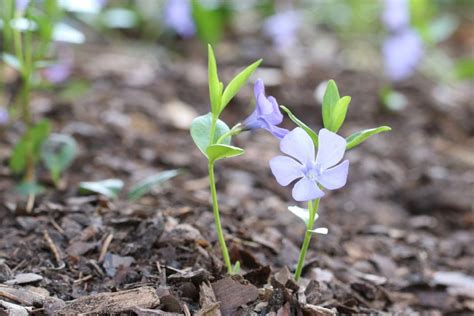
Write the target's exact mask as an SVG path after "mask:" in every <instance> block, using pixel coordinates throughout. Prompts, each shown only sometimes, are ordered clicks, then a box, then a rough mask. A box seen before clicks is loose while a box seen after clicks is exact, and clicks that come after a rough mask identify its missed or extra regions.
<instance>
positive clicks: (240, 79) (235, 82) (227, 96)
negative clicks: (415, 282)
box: [220, 59, 262, 112]
mask: <svg viewBox="0 0 474 316" xmlns="http://www.w3.org/2000/svg"><path fill="white" fill-rule="evenodd" d="M261 62H262V60H261V59H259V60H257V61H256V62H254V63H253V64H251V65H250V66H248V67H247V68H245V69H244V70H242V71H241V72H240V73H239V74H238V75H237V76H235V77H234V79H232V80H231V81H230V82H229V84H228V85H227V87H226V88H225V90H224V93H223V94H222V100H221V107H220V112H222V111H223V110H224V108H225V107H226V106H227V104H229V102H230V100H232V98H233V97H234V96H235V95H236V94H237V92H239V91H240V89H242V86H243V85H244V84H245V83H246V82H247V80H248V79H249V77H250V76H251V75H252V74H253V73H254V72H255V70H256V69H257V67H258V66H259V65H260V63H261Z"/></svg>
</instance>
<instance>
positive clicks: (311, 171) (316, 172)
mask: <svg viewBox="0 0 474 316" xmlns="http://www.w3.org/2000/svg"><path fill="white" fill-rule="evenodd" d="M303 173H304V175H305V176H306V177H307V178H308V179H309V180H311V181H317V180H318V178H319V177H320V176H321V173H322V170H321V165H320V164H316V163H314V162H311V163H309V164H307V165H305V166H304V167H303Z"/></svg>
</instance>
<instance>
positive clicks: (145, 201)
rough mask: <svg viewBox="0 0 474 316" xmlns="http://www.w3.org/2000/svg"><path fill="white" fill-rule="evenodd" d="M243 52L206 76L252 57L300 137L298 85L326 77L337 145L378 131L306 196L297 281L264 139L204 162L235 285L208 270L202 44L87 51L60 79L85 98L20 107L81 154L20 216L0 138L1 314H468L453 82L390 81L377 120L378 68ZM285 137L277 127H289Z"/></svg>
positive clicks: (10, 140) (460, 147) (466, 185)
mask: <svg viewBox="0 0 474 316" xmlns="http://www.w3.org/2000/svg"><path fill="white" fill-rule="evenodd" d="M198 48H199V49H198ZM256 50H257V51H246V52H245V53H239V51H238V50H232V49H231V47H230V48H229V47H228V46H223V48H222V50H221V51H218V52H217V55H218V60H219V69H220V72H221V73H222V77H223V78H229V77H230V75H231V74H233V73H234V72H235V71H236V70H237V69H239V68H240V67H241V66H242V65H245V64H248V63H249V62H250V61H252V60H254V59H256V58H258V57H263V58H264V60H265V62H264V65H263V70H261V71H260V73H259V74H257V75H258V76H261V77H263V78H264V79H265V78H270V79H272V80H267V82H270V81H273V86H270V87H268V88H267V92H268V94H270V95H274V96H275V97H276V98H277V100H278V101H279V102H280V103H281V104H285V105H288V106H291V107H292V108H293V109H294V112H295V114H297V115H298V116H299V117H301V118H304V119H305V121H307V123H308V124H309V125H311V126H313V127H315V128H316V129H319V128H320V126H321V119H320V108H319V106H318V105H317V102H316V101H315V98H314V96H313V92H314V89H315V87H316V86H317V84H318V83H319V82H321V81H322V80H327V79H329V78H334V79H335V80H336V82H337V83H338V85H339V88H340V91H341V94H344V95H350V96H351V97H352V103H351V107H350V109H349V113H348V119H347V121H346V124H345V125H346V126H345V127H344V128H343V130H342V131H341V134H342V135H343V136H348V135H350V134H351V133H352V132H354V131H357V130H360V129H362V128H371V127H375V126H379V125H389V126H391V127H392V128H393V131H392V132H390V133H387V134H384V135H380V136H377V137H375V138H373V139H371V140H370V141H368V142H366V143H365V144H364V145H362V146H359V147H358V148H356V149H354V150H352V151H350V152H349V153H348V154H347V157H348V159H349V160H350V161H351V170H350V175H349V180H348V184H347V185H346V187H345V188H344V189H341V190H338V191H335V192H332V193H331V194H328V195H327V196H326V197H325V198H324V199H323V201H322V203H321V205H322V206H321V209H320V219H319V220H318V223H317V224H318V227H319V226H324V227H328V228H329V234H328V235H326V236H318V237H317V240H316V238H315V239H313V241H312V244H311V249H310V251H309V253H308V256H307V263H306V266H305V269H304V273H303V276H304V278H302V280H301V281H300V282H299V283H295V282H294V281H293V280H292V278H291V273H290V271H292V270H293V269H294V267H295V264H296V260H297V256H298V252H299V247H300V243H301V241H302V236H303V233H304V225H303V223H302V222H301V221H300V220H299V219H298V218H296V217H294V216H293V215H292V214H291V213H289V212H288V211H287V206H289V205H292V204H294V202H293V201H292V200H291V194H290V191H289V189H288V188H283V187H280V186H279V185H278V184H277V183H276V181H275V180H274V178H273V177H272V175H271V174H270V170H269V167H268V161H269V159H270V158H272V157H273V156H275V155H277V154H278V152H279V149H278V142H277V140H275V139H273V138H272V136H271V135H269V134H267V133H265V132H264V131H257V132H255V133H248V134H243V135H241V136H239V137H237V138H236V139H235V143H236V144H238V145H239V146H241V147H243V148H245V149H246V155H244V156H241V157H238V158H235V159H231V160H228V161H225V162H223V163H219V164H218V166H217V171H216V172H217V178H218V184H217V185H218V193H219V200H220V205H221V212H222V222H223V225H224V229H225V234H226V239H227V243H228V245H229V247H230V251H231V256H232V261H236V260H239V261H240V262H241V273H240V275H239V276H232V277H230V276H227V275H226V274H225V273H224V272H225V271H224V269H223V268H224V267H223V263H222V260H221V257H220V250H219V248H218V244H217V238H216V235H215V232H214V225H213V223H214V222H213V216H212V211H211V208H210V204H209V198H210V196H209V190H208V182H207V177H206V171H207V170H206V162H205V160H204V159H203V157H201V154H200V153H199V151H198V150H197V149H196V148H195V146H194V144H193V143H192V140H191V138H190V136H189V133H188V131H187V130H186V128H187V127H189V123H190V119H192V118H193V117H194V116H196V115H198V114H204V113H206V112H207V111H208V101H207V100H208V95H207V86H206V80H207V69H206V56H205V55H204V54H203V53H201V51H202V52H204V50H201V49H200V47H199V46H198V44H196V43H194V45H189V46H184V45H183V46H182V47H179V48H176V51H180V52H181V53H179V54H178V53H176V52H175V53H173V52H170V51H167V50H165V49H163V48H160V49H156V47H153V49H152V48H150V47H140V46H136V47H133V48H131V47H130V46H128V47H125V46H116V45H108V46H94V45H89V46H83V47H81V49H80V50H79V51H78V52H77V56H76V68H75V78H80V79H81V80H84V81H86V82H88V83H89V85H90V88H89V90H88V91H87V92H84V93H82V94H81V95H79V96H75V97H72V96H71V95H66V94H64V93H61V91H62V89H61V88H58V89H56V90H55V91H49V92H47V91H43V92H38V93H36V94H35V95H34V97H33V101H32V106H33V108H34V111H35V115H36V116H37V117H47V118H49V119H50V120H51V121H52V122H53V123H54V130H55V131H58V132H64V133H69V134H71V135H73V136H74V138H75V139H76V140H77V141H78V144H79V155H78V157H77V159H76V160H75V162H74V164H73V166H72V167H71V168H70V169H69V171H67V173H66V174H65V177H64V179H63V183H62V186H61V188H60V189H59V190H56V189H53V187H52V186H51V181H50V180H49V179H48V175H47V173H46V172H45V171H44V170H40V179H41V182H42V183H43V184H44V185H45V186H46V188H47V191H46V193H45V194H44V195H41V196H40V197H38V199H37V201H36V205H35V208H34V210H33V213H31V214H25V213H24V211H23V204H22V203H21V202H20V200H19V199H18V197H17V196H16V195H15V194H14V193H13V188H14V186H15V180H14V179H13V177H12V175H11V174H10V172H9V170H8V156H9V152H10V150H11V148H12V146H13V144H14V142H15V140H16V139H17V138H18V136H19V135H20V128H19V127H18V126H16V124H14V125H13V126H12V127H11V128H9V129H8V130H3V131H2V132H1V134H0V192H1V197H0V227H1V230H0V314H7V315H27V314H28V313H33V314H35V315H43V314H55V313H56V314H78V313H96V314H112V313H117V314H120V313H129V314H138V315H178V314H184V315H191V314H199V315H220V314H222V315H272V314H273V315H303V314H304V315H334V314H336V313H339V314H346V315H349V314H368V313H372V314H383V313H398V314H399V315H411V314H416V313H421V312H429V313H430V314H429V315H463V314H464V315H469V314H471V313H474V285H473V284H474V264H473V263H474V248H473V247H472V244H473V243H474V236H473V234H472V225H473V224H474V215H473V212H472V211H473V191H472V188H473V173H472V172H473V171H472V170H473V166H474V150H473V149H474V139H473V136H474V121H472V117H473V114H474V107H473V106H472V103H469V87H465V88H462V87H461V88H460V90H454V89H453V90H449V89H447V90H446V91H445V90H443V93H444V94H445V95H443V96H440V95H439V94H433V93H432V92H433V91H434V89H435V86H434V84H433V83H432V82H429V81H427V80H426V79H423V78H421V77H415V78H414V79H411V80H409V81H407V82H406V83H404V84H403V85H401V86H399V87H398V89H399V90H400V91H403V92H404V93H405V94H406V95H407V97H408V99H409V105H408V107H407V108H406V109H404V110H403V111H400V112H390V111H388V110H385V109H384V108H383V106H382V105H381V104H380V103H379V101H378V97H377V93H378V90H379V89H380V88H381V87H382V86H383V84H384V82H383V80H381V78H379V77H377V75H373V74H368V73H364V72H359V71H354V70H349V69H339V68H337V67H332V66H331V67H329V66H330V65H321V64H318V63H316V62H314V63H313V62H311V61H309V62H308V65H306V66H305V67H303V68H302V69H301V71H302V72H301V73H300V74H298V76H297V77H291V73H290V72H289V71H288V69H287V68H280V67H279V66H278V65H281V60H280V59H279V57H278V56H276V55H274V54H273V53H271V52H268V51H266V50H264V49H262V50H261V51H262V52H263V53H262V54H258V49H256ZM184 56H186V57H184ZM221 56H224V57H222V58H221ZM292 69H293V68H292ZM471 96H472V91H471ZM251 98H252V88H251V86H250V85H249V86H248V87H246V88H245V89H244V90H243V91H242V92H241V93H240V94H239V95H238V97H237V98H236V99H235V100H234V101H233V102H232V103H231V105H229V107H228V109H229V110H228V112H227V113H225V114H224V119H225V120H226V121H228V122H229V124H233V123H237V122H239V121H240V120H242V119H244V118H245V117H246V115H248V114H249V113H250V112H251V111H252V106H251V105H250V104H248V102H249V100H251ZM447 99H448V100H449V102H447V101H446V100H447ZM285 126H286V127H288V128H293V125H292V124H291V122H290V121H289V120H288V121H286V122H285ZM175 168H181V169H183V171H184V172H183V174H182V175H180V176H178V177H176V178H174V179H172V180H170V181H169V182H167V183H166V184H165V185H163V186H161V187H160V188H157V189H156V190H154V191H153V192H151V194H148V195H147V196H145V197H143V198H141V199H140V200H139V201H137V202H133V203H132V202H129V201H127V200H126V199H125V196H123V197H122V198H119V199H116V200H108V199H107V198H105V197H101V196H94V195H92V196H82V195H80V194H79V193H78V184H79V182H81V181H95V180H103V179H107V178H120V179H122V180H123V181H124V182H125V183H126V184H127V186H130V185H132V184H133V183H135V182H136V181H138V180H140V179H143V178H145V177H146V176H148V175H151V174H153V173H156V172H159V171H163V170H169V169H175ZM98 293H101V294H98ZM15 313H16V314H15Z"/></svg>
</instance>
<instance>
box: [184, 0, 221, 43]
mask: <svg viewBox="0 0 474 316" xmlns="http://www.w3.org/2000/svg"><path fill="white" fill-rule="evenodd" d="M203 3H204V1H201V0H192V2H191V5H192V15H193V20H194V23H195V24H196V29H197V36H198V37H199V39H200V40H201V42H203V43H211V44H214V43H216V42H217V41H218V40H219V38H220V37H221V35H222V31H223V30H224V23H225V18H226V16H225V10H223V9H222V8H221V7H219V6H217V7H216V6H213V7H212V8H210V7H209V6H204V5H203Z"/></svg>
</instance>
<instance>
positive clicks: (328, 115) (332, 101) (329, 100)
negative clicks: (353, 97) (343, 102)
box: [323, 80, 341, 130]
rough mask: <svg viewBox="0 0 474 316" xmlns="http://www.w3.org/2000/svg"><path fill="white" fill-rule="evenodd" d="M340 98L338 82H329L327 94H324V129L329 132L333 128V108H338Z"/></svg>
mask: <svg viewBox="0 0 474 316" xmlns="http://www.w3.org/2000/svg"><path fill="white" fill-rule="evenodd" d="M340 98H341V97H340V96H339V91H338V89H337V85H336V82H335V81H334V80H329V81H328V85H327V86H326V92H324V97H323V123H324V127H325V128H327V129H329V130H330V128H329V127H330V126H331V120H332V112H333V108H334V106H336V103H337V101H339V99H340Z"/></svg>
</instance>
